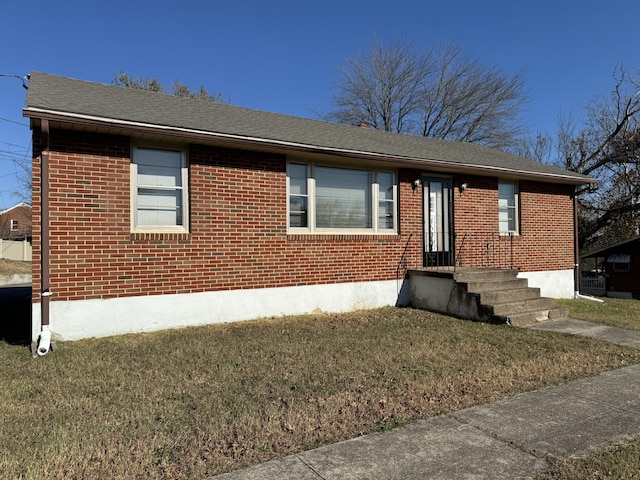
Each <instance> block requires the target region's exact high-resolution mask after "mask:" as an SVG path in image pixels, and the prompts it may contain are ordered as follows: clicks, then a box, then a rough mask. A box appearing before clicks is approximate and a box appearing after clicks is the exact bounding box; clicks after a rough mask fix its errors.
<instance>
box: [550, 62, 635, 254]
mask: <svg viewBox="0 0 640 480" xmlns="http://www.w3.org/2000/svg"><path fill="white" fill-rule="evenodd" d="M614 81H615V87H614V89H613V91H612V92H611V94H610V95H609V96H607V97H596V98H595V99H594V100H592V101H591V103H590V104H589V105H588V108H587V118H586V120H585V122H584V125H582V127H581V128H579V129H578V128H577V127H576V125H575V123H574V122H573V121H571V120H565V121H564V122H562V123H561V126H560V130H559V135H558V144H559V163H560V166H562V167H564V168H566V169H568V170H572V171H575V172H579V173H583V174H585V175H590V176H592V177H594V178H596V179H597V180H598V184H597V188H596V189H588V188H587V187H585V188H583V189H581V190H580V191H579V192H578V193H579V205H580V213H581V215H580V223H581V224H580V243H581V245H583V246H585V247H587V248H590V247H592V246H594V247H595V246H600V245H606V244H607V243H611V242H612V241H619V240H624V239H627V238H630V237H632V236H635V235H638V234H640V230H639V228H640V72H638V74H637V75H636V76H635V78H633V77H631V78H630V77H629V75H628V73H627V72H626V71H625V70H624V69H623V68H619V69H617V70H616V71H615V73H614Z"/></svg>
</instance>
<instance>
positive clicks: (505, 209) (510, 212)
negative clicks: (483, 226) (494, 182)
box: [498, 183, 517, 233]
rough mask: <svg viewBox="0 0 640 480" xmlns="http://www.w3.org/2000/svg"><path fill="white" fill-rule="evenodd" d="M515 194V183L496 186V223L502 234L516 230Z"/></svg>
mask: <svg viewBox="0 0 640 480" xmlns="http://www.w3.org/2000/svg"><path fill="white" fill-rule="evenodd" d="M516 193H517V191H516V184H515V183H499V184H498V221H499V228H500V231H501V232H503V233H506V232H515V231H516V230H517V218H516V212H517V209H516V198H517V197H516Z"/></svg>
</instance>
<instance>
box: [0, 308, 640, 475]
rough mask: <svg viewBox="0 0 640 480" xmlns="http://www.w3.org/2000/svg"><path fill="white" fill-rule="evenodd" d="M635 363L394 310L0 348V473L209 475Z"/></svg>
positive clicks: (561, 342) (634, 354) (613, 351)
mask: <svg viewBox="0 0 640 480" xmlns="http://www.w3.org/2000/svg"><path fill="white" fill-rule="evenodd" d="M638 362H640V353H639V352H638V351H636V350H633V349H630V348H626V347H621V346H616V345H612V344H609V343H606V342H602V341H598V340H595V339H590V338H582V337H571V336H566V335H557V334H552V333H549V332H542V331H534V330H527V329H519V328H512V327H507V326H497V325H487V324H481V323H473V322H466V321H461V320H456V319H452V318H449V317H446V316H442V315H437V314H433V313H429V312H425V311H420V310H413V309H397V308H385V309H379V310H372V311H364V312H357V313H350V314H340V315H330V314H325V315H318V316H301V317H287V318H274V319H265V320H258V321H252V322H242V323H232V324H223V325H213V326H208V327H199V328H188V329H180V330H169V331H163V332H157V333H152V334H139V335H123V336H117V337H110V338H103V339H91V340H82V341H77V342H67V343H60V344H59V345H58V348H57V350H56V351H55V352H53V353H50V354H48V355H46V356H45V357H42V358H39V359H32V358H31V357H30V356H29V354H28V352H27V351H26V350H25V349H24V348H22V347H17V346H12V345H9V344H6V343H0V364H1V365H2V369H1V370H0V478H25V479H31V478H127V479H129V478H144V479H161V478H162V479H164V478H205V477H207V476H209V475H215V474H218V473H222V472H226V471H229V470H234V469H239V468H243V467H247V466H249V465H252V464H256V463H261V462H265V461H268V460H272V459H274V458H279V457H282V456H285V455H288V454H292V453H295V452H299V451H302V450H307V449H310V448H314V447H318V446H320V445H324V444H329V443H333V442H337V441H340V440H344V439H348V438H353V437H355V436H358V435H361V434H365V433H369V432H373V431H381V430H387V429H389V428H394V427H396V426H398V425H402V424H405V423H407V422H412V421H415V420H418V419H422V418H427V417H431V416H435V415H439V414H442V413H445V412H450V411H455V410H458V409H461V408H465V407H468V406H471V405H476V404H482V403H486V402H490V401H493V400H496V399H498V398H503V397H505V396H509V395H512V394H514V393H517V392H521V391H527V390H532V389H537V388H541V387H544V386H548V385H553V384H559V383H564V382H567V381H569V380H572V379H574V378H577V377H582V376H588V375H595V374H598V373H600V372H602V371H605V370H610V369H614V368H619V367H623V366H626V365H629V364H632V363H638Z"/></svg>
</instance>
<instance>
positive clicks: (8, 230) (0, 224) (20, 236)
mask: <svg viewBox="0 0 640 480" xmlns="http://www.w3.org/2000/svg"><path fill="white" fill-rule="evenodd" d="M30 238H31V205H29V204H28V203H24V202H21V203H19V204H17V205H14V206H13V207H11V208H7V209H6V210H1V211H0V240H25V239H30Z"/></svg>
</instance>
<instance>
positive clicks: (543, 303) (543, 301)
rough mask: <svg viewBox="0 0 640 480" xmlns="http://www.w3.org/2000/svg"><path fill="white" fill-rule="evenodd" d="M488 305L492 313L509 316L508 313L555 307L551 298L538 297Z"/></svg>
mask: <svg viewBox="0 0 640 480" xmlns="http://www.w3.org/2000/svg"><path fill="white" fill-rule="evenodd" d="M489 306H490V307H492V308H493V314H494V315H503V316H509V315H510V314H514V313H520V312H530V311H533V310H549V309H552V308H555V302H554V300H553V299H552V298H545V297H540V298H534V299H531V300H522V301H520V302H509V303H499V304H495V305H489Z"/></svg>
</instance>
